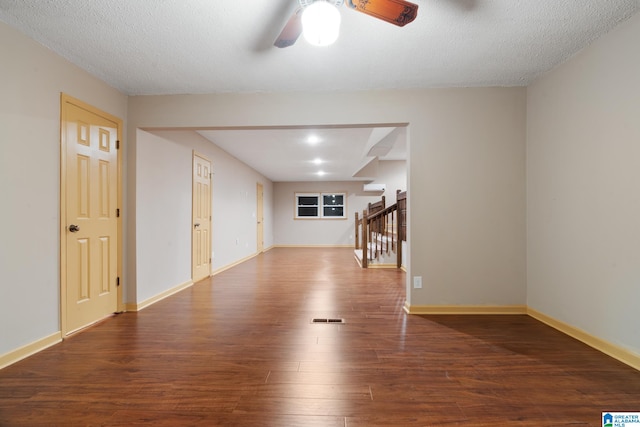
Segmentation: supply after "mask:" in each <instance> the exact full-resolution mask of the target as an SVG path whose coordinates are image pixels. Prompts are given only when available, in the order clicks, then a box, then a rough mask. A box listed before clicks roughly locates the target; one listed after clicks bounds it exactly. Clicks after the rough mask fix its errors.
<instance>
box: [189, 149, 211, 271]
mask: <svg viewBox="0 0 640 427" xmlns="http://www.w3.org/2000/svg"><path fill="white" fill-rule="evenodd" d="M192 191H193V194H192V198H193V206H192V217H193V218H192V220H193V222H192V230H193V231H192V237H191V239H192V240H191V241H192V249H191V262H192V276H193V279H192V280H193V281H194V282H197V281H198V280H202V279H204V278H206V277H209V275H210V274H211V162H210V161H209V160H207V159H206V158H204V157H202V156H200V155H198V154H196V153H193V190H192Z"/></svg>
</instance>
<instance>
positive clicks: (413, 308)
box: [403, 303, 640, 371]
mask: <svg viewBox="0 0 640 427" xmlns="http://www.w3.org/2000/svg"><path fill="white" fill-rule="evenodd" d="M403 308H404V311H405V312H407V313H408V314H418V315H419V314H526V315H528V316H530V317H533V318H534V319H536V320H538V321H540V322H542V323H544V324H546V325H548V326H550V327H552V328H554V329H556V330H558V331H560V332H562V333H563V334H566V335H568V336H570V337H572V338H575V339H577V340H578V341H581V342H583V343H585V344H586V345H588V346H589V347H592V348H594V349H595V350H598V351H600V352H602V353H604V354H606V355H608V356H611V357H613V358H614V359H616V360H619V361H620V362H622V363H624V364H625V365H629V366H631V367H632V368H634V369H636V370H639V371H640V355H639V354H637V353H634V352H632V351H629V350H627V349H625V348H622V347H620V346H617V345H615V344H612V343H610V342H608V341H605V340H603V339H601V338H598V337H595V336H593V335H591V334H589V333H587V332H585V331H583V330H581V329H578V328H576V327H574V326H571V325H569V324H567V323H564V322H561V321H559V320H556V319H554V318H552V317H551V316H547V315H546V314H544V313H541V312H539V311H537V310H534V309H532V308H530V307H528V306H526V305H509V306H476V305H409V304H406V303H405V305H404V307H403Z"/></svg>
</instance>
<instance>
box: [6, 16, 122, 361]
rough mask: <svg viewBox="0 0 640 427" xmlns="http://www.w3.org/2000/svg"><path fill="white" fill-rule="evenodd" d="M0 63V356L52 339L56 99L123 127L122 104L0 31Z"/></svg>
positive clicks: (56, 288)
mask: <svg viewBox="0 0 640 427" xmlns="http://www.w3.org/2000/svg"><path fill="white" fill-rule="evenodd" d="M0 58H1V59H0V63H1V65H0V93H1V94H2V95H1V96H0V141H1V142H0V194H1V196H2V210H1V213H0V218H1V219H2V224H3V226H2V227H1V228H2V234H1V235H0V272H2V284H0V325H2V326H1V327H0V356H2V355H3V354H5V353H8V352H9V351H12V350H15V349H16V348H18V347H21V346H23V345H25V344H29V343H32V342H34V341H37V340H40V339H42V338H44V337H48V336H51V335H52V334H54V333H56V332H59V331H60V315H59V313H60V268H59V262H60V258H59V253H60V237H59V236H60V206H59V196H60V188H59V187H60V184H59V183H60V160H59V159H60V93H61V92H64V93H67V94H69V95H71V96H73V97H75V98H78V99H81V100H83V101H85V102H87V103H89V104H92V105H94V106H95V107H97V108H100V109H102V110H104V111H106V112H108V113H110V114H112V115H115V116H117V117H120V118H122V119H123V120H126V116H127V98H126V96H124V95H123V94H121V93H119V92H118V91H116V90H114V89H112V88H110V87H109V86H107V85H106V84H104V83H103V82H101V81H99V80H98V79H96V78H95V77H92V76H91V75H89V74H88V73H86V72H84V71H82V70H80V69H79V68H77V67H75V66H73V65H71V64H70V63H69V62H67V61H65V60H63V59H62V58H61V57H59V56H57V55H55V54H53V53H52V52H51V51H49V50H48V49H45V48H44V47H42V46H40V45H39V44H37V43H35V42H34V41H32V40H31V39H29V38H27V37H25V36H23V35H21V34H20V33H18V32H16V31H15V30H13V29H11V28H10V27H8V26H6V25H5V24H3V23H0ZM125 212H126V210H125ZM125 285H126V284H125Z"/></svg>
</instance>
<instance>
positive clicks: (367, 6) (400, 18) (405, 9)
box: [348, 0, 418, 27]
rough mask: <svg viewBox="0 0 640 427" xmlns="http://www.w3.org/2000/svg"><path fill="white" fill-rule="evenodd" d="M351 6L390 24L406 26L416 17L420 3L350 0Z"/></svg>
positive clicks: (397, 0) (401, 0)
mask: <svg viewBox="0 0 640 427" xmlns="http://www.w3.org/2000/svg"><path fill="white" fill-rule="evenodd" d="M348 3H349V7H351V8H352V9H355V10H357V11H358V12H362V13H366V14H367V15H370V16H373V17H375V18H378V19H382V20H383V21H386V22H389V23H390V24H393V25H397V26H399V27H404V26H405V25H407V24H408V23H410V22H412V21H413V20H414V19H416V16H417V15H418V5H417V4H413V3H409V2H408V1H405V0H349V1H348Z"/></svg>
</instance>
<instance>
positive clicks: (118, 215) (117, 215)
mask: <svg viewBox="0 0 640 427" xmlns="http://www.w3.org/2000/svg"><path fill="white" fill-rule="evenodd" d="M116 218H120V208H117V209H116Z"/></svg>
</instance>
